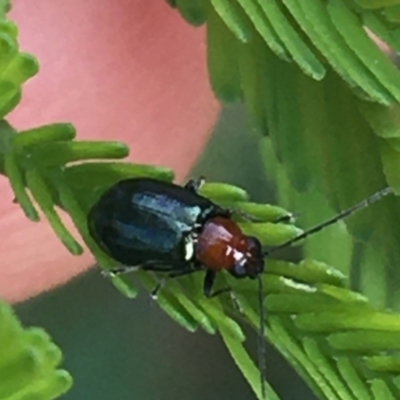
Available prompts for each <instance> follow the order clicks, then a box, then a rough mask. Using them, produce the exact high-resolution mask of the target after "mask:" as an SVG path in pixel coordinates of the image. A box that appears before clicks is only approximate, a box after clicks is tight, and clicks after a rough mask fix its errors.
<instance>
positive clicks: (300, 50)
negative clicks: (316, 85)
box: [257, 0, 326, 80]
mask: <svg viewBox="0 0 400 400" xmlns="http://www.w3.org/2000/svg"><path fill="white" fill-rule="evenodd" d="M257 1H258V4H259V5H260V7H261V9H262V10H263V11H264V14H265V17H266V18H268V19H269V21H270V23H271V25H272V28H273V29H274V30H275V32H276V33H277V35H278V36H279V37H280V39H281V40H282V43H283V44H284V46H285V47H286V49H287V51H288V52H289V54H290V55H291V56H292V58H293V60H294V61H295V62H296V63H297V64H298V66H299V67H300V68H301V69H302V71H303V72H304V73H305V74H307V75H309V76H310V77H312V78H313V79H317V80H320V79H322V78H323V77H324V75H325V72H326V70H325V67H324V66H323V65H322V63H321V62H320V61H319V60H318V58H317V57H316V56H315V54H314V53H313V52H312V51H311V50H310V48H309V47H308V46H307V45H306V44H305V43H304V42H303V40H302V39H301V37H300V35H299V34H298V33H297V32H296V30H295V29H294V28H293V27H292V25H291V24H290V22H289V21H288V19H287V18H286V16H285V15H284V13H283V12H282V9H281V8H280V6H279V4H278V3H277V1H276V0H270V1H261V0H257Z"/></svg>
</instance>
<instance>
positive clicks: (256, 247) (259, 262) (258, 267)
mask: <svg viewBox="0 0 400 400" xmlns="http://www.w3.org/2000/svg"><path fill="white" fill-rule="evenodd" d="M247 246H248V250H247V251H248V253H247V258H246V263H245V265H244V268H245V269H246V275H247V276H248V277H249V278H251V279H254V278H257V276H258V275H259V274H261V273H262V272H263V271H264V258H263V255H262V248H261V243H260V242H259V240H258V239H257V238H255V237H253V236H249V237H248V238H247Z"/></svg>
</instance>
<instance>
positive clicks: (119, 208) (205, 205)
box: [88, 178, 226, 271]
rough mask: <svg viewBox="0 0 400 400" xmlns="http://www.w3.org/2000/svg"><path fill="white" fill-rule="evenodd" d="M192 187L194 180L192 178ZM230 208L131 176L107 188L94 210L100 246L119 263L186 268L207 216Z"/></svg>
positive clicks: (93, 222)
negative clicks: (197, 233) (197, 234)
mask: <svg viewBox="0 0 400 400" xmlns="http://www.w3.org/2000/svg"><path fill="white" fill-rule="evenodd" d="M191 184H192V185H193V182H191ZM225 214H226V212H225V211H224V210H223V209H221V208H220V207H219V206H217V205H216V204H214V203H213V202H212V201H210V200H209V199H207V198H205V197H203V196H201V195H199V194H198V193H197V191H196V188H194V187H193V188H192V187H191V186H190V183H189V184H188V185H187V186H186V187H181V186H178V185H175V184H173V183H169V182H163V181H159V180H155V179H152V178H130V179H126V180H123V181H120V182H118V183H116V184H115V185H114V186H112V187H111V188H110V189H108V190H107V191H106V192H105V193H104V194H103V195H102V196H101V198H100V199H99V201H98V202H97V203H96V204H95V205H94V206H93V208H92V209H91V211H90V213H89V218H88V227H89V231H90V234H91V235H92V237H93V238H94V239H95V240H96V242H97V244H98V245H99V246H100V247H101V248H102V249H103V251H105V252H106V253H107V254H108V255H110V256H111V257H112V258H113V259H115V260H116V261H117V262H119V263H121V264H123V265H128V266H141V267H142V268H143V269H151V270H160V271H163V270H164V271H171V270H174V269H175V270H176V269H185V268H186V267H187V264H188V261H189V258H190V257H192V256H193V254H191V253H193V248H191V245H192V243H191V242H190V241H191V240H192V238H193V235H195V234H196V232H198V231H200V230H201V228H202V227H203V224H204V223H205V221H206V220H208V219H210V218H212V217H214V216H218V215H225Z"/></svg>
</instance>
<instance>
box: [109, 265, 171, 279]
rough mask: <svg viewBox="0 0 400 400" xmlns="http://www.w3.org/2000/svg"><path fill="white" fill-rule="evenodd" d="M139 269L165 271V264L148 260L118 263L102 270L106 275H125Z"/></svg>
mask: <svg viewBox="0 0 400 400" xmlns="http://www.w3.org/2000/svg"><path fill="white" fill-rule="evenodd" d="M139 270H144V271H146V270H150V271H165V264H162V263H161V262H160V261H148V262H146V263H144V264H141V265H120V266H118V267H115V268H112V269H110V270H108V271H102V274H104V275H106V276H111V277H112V276H116V275H125V274H129V273H131V272H135V271H139Z"/></svg>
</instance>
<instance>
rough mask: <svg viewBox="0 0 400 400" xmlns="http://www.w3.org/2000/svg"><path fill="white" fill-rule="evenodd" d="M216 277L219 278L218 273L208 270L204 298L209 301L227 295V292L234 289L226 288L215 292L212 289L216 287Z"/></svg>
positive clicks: (204, 285)
mask: <svg viewBox="0 0 400 400" xmlns="http://www.w3.org/2000/svg"><path fill="white" fill-rule="evenodd" d="M216 276H217V272H216V271H213V270H211V269H208V270H207V272H206V276H205V278H204V284H203V292H204V296H206V297H208V298H209V299H210V298H212V297H216V296H219V295H220V294H222V293H227V292H231V291H232V289H231V288H230V287H225V288H222V289H218V290H216V291H215V292H213V291H212V287H213V286H214V282H215V277H216Z"/></svg>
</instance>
